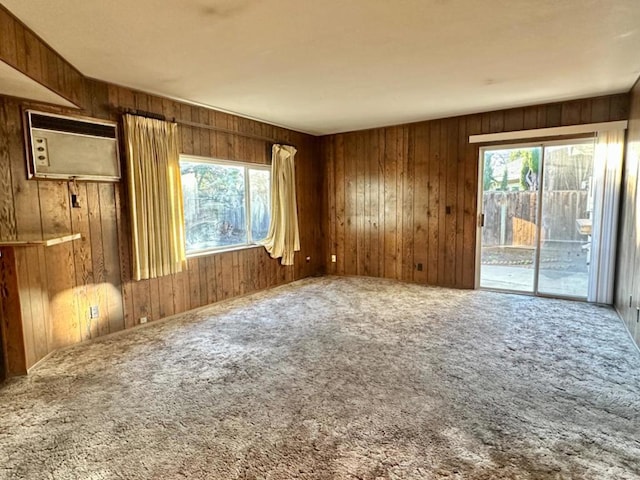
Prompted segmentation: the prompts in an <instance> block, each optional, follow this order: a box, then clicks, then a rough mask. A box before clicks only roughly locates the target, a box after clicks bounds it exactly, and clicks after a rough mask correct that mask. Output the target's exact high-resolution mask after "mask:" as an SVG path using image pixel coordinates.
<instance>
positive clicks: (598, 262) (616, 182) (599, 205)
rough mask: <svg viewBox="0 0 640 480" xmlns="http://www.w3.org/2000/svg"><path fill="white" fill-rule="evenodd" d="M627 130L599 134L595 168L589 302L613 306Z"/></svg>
mask: <svg viewBox="0 0 640 480" xmlns="http://www.w3.org/2000/svg"><path fill="white" fill-rule="evenodd" d="M623 149H624V130H614V131H608V132H599V133H598V139H597V142H596V149H595V158H594V165H593V216H592V231H591V265H590V269H589V292H588V296H587V300H588V301H590V302H597V303H605V304H612V303H613V286H614V278H615V259H616V245H617V232H618V211H619V207H620V190H621V183H622V156H623Z"/></svg>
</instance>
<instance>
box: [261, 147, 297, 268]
mask: <svg viewBox="0 0 640 480" xmlns="http://www.w3.org/2000/svg"><path fill="white" fill-rule="evenodd" d="M296 151H297V150H296V149H295V148H294V147H292V146H289V145H278V144H276V145H274V146H273V148H272V150H271V154H272V156H271V220H270V222H269V233H268V234H267V238H265V240H264V241H263V242H262V244H263V245H264V248H266V250H267V252H269V254H270V255H271V258H282V260H281V261H280V263H282V265H293V257H294V252H297V251H299V250H300V234H299V232H298V206H297V203H296V172H295V164H294V157H295V155H296Z"/></svg>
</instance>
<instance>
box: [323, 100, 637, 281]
mask: <svg viewBox="0 0 640 480" xmlns="http://www.w3.org/2000/svg"><path fill="white" fill-rule="evenodd" d="M627 103H628V95H626V94H622V95H611V96H605V97H597V98H592V99H584V100H576V101H570V102H563V103H554V104H549V105H539V106H532V107H526V108H514V109H508V110H500V111H496V112H487V113H483V114H477V115H467V116H462V117H455V118H447V119H439V120H432V121H428V122H420V123H415V124H409V125H400V126H395V127H387V128H380V129H374V130H366V131H361V132H353V133H343V134H337V135H330V136H326V137H323V138H322V139H321V141H322V144H321V151H322V156H323V160H324V168H325V186H326V189H327V191H326V192H325V196H324V202H325V205H324V206H323V211H324V212H326V213H325V214H324V215H323V222H324V226H323V229H324V234H325V238H326V240H325V242H326V250H325V262H326V268H327V271H328V272H331V273H336V274H338V275H371V276H379V277H387V278H395V279H399V280H406V281H411V282H418V283H426V284H431V285H440V286H447V287H458V288H473V287H474V282H475V250H476V248H475V243H476V240H475V236H476V222H477V205H476V204H477V185H478V179H477V175H478V173H477V172H478V154H479V146H478V145H473V144H469V142H468V137H469V135H474V134H479V133H497V132H503V131H513V130H521V129H523V128H545V127H554V126H560V125H570V124H580V123H595V122H607V121H615V120H625V119H626V118H627V114H628V107H625V105H626V104H627ZM332 254H335V255H337V262H336V263H331V260H330V259H331V255H332ZM418 264H421V265H422V270H418V268H417V265H418Z"/></svg>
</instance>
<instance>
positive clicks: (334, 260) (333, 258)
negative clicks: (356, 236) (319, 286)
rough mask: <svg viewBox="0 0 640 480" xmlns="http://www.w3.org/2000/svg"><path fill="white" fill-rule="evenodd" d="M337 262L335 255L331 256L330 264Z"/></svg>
mask: <svg viewBox="0 0 640 480" xmlns="http://www.w3.org/2000/svg"><path fill="white" fill-rule="evenodd" d="M337 261H338V257H337V256H336V255H331V263H336V262H337Z"/></svg>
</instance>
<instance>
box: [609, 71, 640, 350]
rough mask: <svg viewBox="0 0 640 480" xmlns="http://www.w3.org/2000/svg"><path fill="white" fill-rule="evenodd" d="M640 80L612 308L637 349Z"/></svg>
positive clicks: (627, 152) (628, 146) (629, 137)
mask: <svg viewBox="0 0 640 480" xmlns="http://www.w3.org/2000/svg"><path fill="white" fill-rule="evenodd" d="M639 178H640V80H639V81H638V82H636V85H635V87H634V88H633V90H632V91H631V109H630V112H629V129H628V130H627V142H626V149H625V167H624V176H623V180H622V181H623V192H622V202H621V205H622V212H621V217H620V219H621V222H620V229H619V241H618V265H617V269H616V298H615V307H616V309H617V310H618V313H619V314H620V316H621V317H622V319H623V320H624V322H625V324H626V325H627V328H628V329H629V332H630V333H631V336H632V337H633V338H634V340H635V341H636V343H637V344H638V345H639V346H640V191H639V188H638V179H639Z"/></svg>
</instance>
